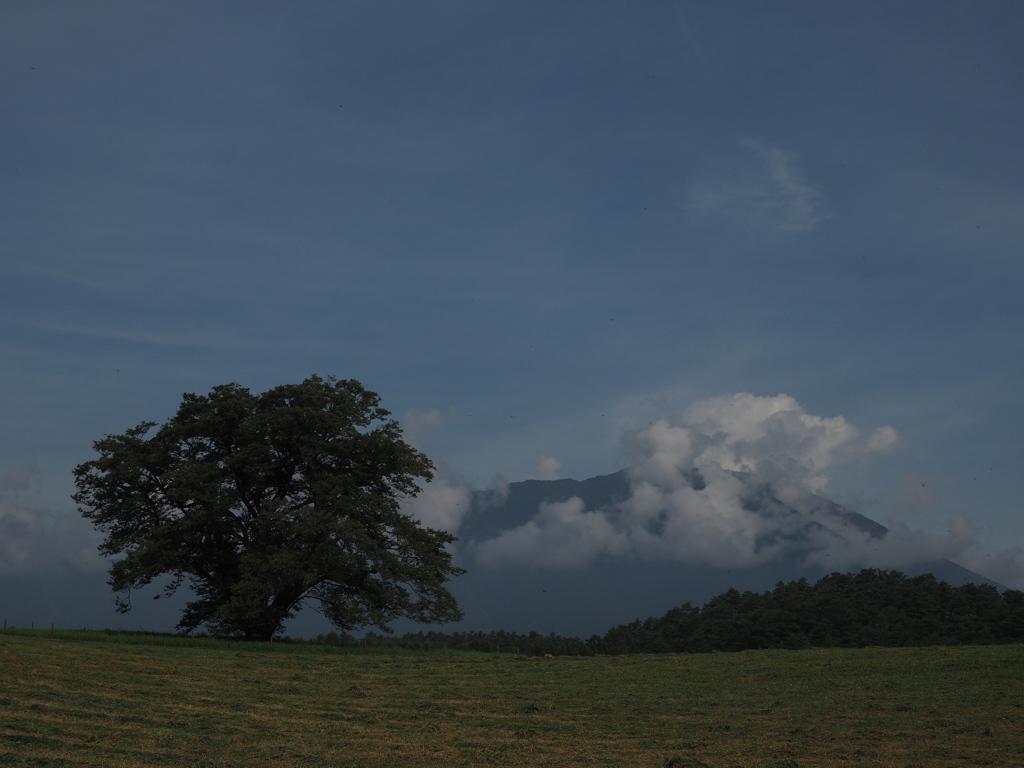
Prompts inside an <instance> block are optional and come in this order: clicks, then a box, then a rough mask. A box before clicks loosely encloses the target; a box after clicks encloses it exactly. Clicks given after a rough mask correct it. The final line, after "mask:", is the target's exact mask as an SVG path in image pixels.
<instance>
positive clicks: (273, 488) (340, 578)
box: [72, 376, 465, 639]
mask: <svg viewBox="0 0 1024 768" xmlns="http://www.w3.org/2000/svg"><path fill="white" fill-rule="evenodd" d="M379 402H380V398H379V397H378V396H377V395H376V394H375V393H373V392H370V391H368V390H366V389H364V388H363V386H362V385H361V384H359V382H357V381H353V380H337V379H333V378H329V379H327V380H324V379H321V378H320V377H318V376H312V377H310V378H308V379H306V380H305V381H304V382H302V384H291V385H283V386H280V387H277V388H275V389H272V390H270V391H268V392H264V393H263V394H262V395H254V394H252V393H250V392H249V390H248V389H246V388H244V387H241V386H239V385H238V384H226V385H223V386H219V387H215V388H214V389H213V390H212V391H211V392H210V394H209V395H205V396H200V395H194V394H185V395H184V398H183V401H182V403H181V406H180V407H179V409H178V413H177V414H176V415H175V416H174V417H173V418H171V419H170V420H169V421H168V422H167V423H166V424H164V425H163V426H161V427H159V428H158V429H157V430H156V432H155V433H154V434H152V435H150V432H151V431H152V430H153V428H154V427H156V426H157V424H156V422H151V421H147V422H143V423H142V424H139V425H138V426H137V427H134V428H132V429H129V430H128V431H127V432H125V433H124V434H123V435H108V436H107V437H105V438H104V439H102V440H99V441H97V442H95V443H94V444H93V446H94V448H95V450H96V451H97V453H98V454H99V458H97V459H94V460H93V461H87V462H85V463H84V464H81V465H79V466H78V467H76V468H75V470H74V473H75V484H76V486H77V487H78V492H77V493H76V494H75V495H74V496H73V497H72V498H74V500H75V501H76V502H77V503H78V505H79V511H80V512H81V513H82V515H83V516H84V517H86V518H88V519H89V520H91V521H92V523H93V525H95V526H96V527H97V528H98V529H99V530H100V531H102V532H103V533H104V534H105V535H106V539H105V540H104V541H103V543H102V544H101V545H100V547H99V550H100V554H102V555H104V556H108V557H109V556H116V555H124V557H123V558H121V559H119V560H116V561H114V563H113V564H112V566H111V568H110V581H109V583H110V585H111V587H112V588H113V589H114V590H115V591H117V592H119V593H120V594H119V596H118V597H117V606H118V610H120V611H121V612H122V613H127V612H128V611H130V610H131V597H132V591H133V590H136V589H139V588H141V587H143V586H145V585H147V584H149V583H150V582H152V581H153V580H154V579H158V578H160V577H163V576H167V577H168V578H169V580H168V582H167V583H166V585H165V587H164V592H165V594H166V595H167V596H170V595H171V594H173V593H174V592H175V591H176V590H177V589H178V588H179V587H180V586H181V585H182V583H183V582H185V581H186V580H187V581H188V583H189V585H190V586H191V587H192V589H193V591H194V593H195V595H196V599H195V600H193V601H192V602H190V603H188V604H187V606H186V607H185V610H184V612H183V614H182V617H181V621H180V622H179V623H178V627H179V629H182V630H185V631H191V630H194V629H196V628H197V627H199V626H200V625H205V626H206V627H207V628H208V629H210V630H211V631H213V632H214V633H216V634H221V635H233V636H240V637H245V638H249V639H269V638H271V637H273V635H274V633H275V632H277V631H279V630H280V629H281V627H282V624H283V622H284V621H285V620H286V619H289V618H291V617H292V616H294V615H295V613H296V612H297V611H298V610H300V609H301V608H302V607H303V606H305V605H310V604H311V605H312V606H313V607H314V608H317V609H318V610H319V611H320V612H321V613H323V615H324V616H326V617H327V618H328V619H329V620H330V621H331V622H332V623H333V624H334V625H335V626H336V627H338V628H339V629H345V630H348V629H355V628H358V627H362V626H367V625H372V626H375V627H378V628H380V629H383V630H385V631H388V627H387V624H388V622H390V621H392V620H394V619H396V618H400V617H405V618H411V619H414V620H417V621H424V622H447V621H457V620H458V619H460V618H462V612H461V611H460V610H459V607H458V605H457V603H456V601H455V598H454V597H453V596H452V595H451V594H450V593H449V592H448V590H447V589H446V588H445V586H444V585H445V582H446V581H447V580H448V579H449V578H451V577H453V576H458V575H460V574H462V573H464V572H465V571H463V570H462V569H461V568H457V567H455V566H453V565H452V558H451V553H450V552H448V551H447V550H446V549H445V545H446V544H449V543H451V542H453V541H455V537H454V536H452V535H451V534H449V533H447V532H445V531H439V530H433V529H431V528H425V527H423V526H422V525H420V524H419V523H418V522H417V521H416V520H414V519H412V518H411V517H409V516H408V515H406V514H403V513H402V512H401V510H400V509H399V504H400V500H401V499H402V498H405V497H410V496H415V495H416V493H418V492H419V491H420V490H421V489H420V488H419V486H418V485H417V480H430V479H431V478H432V477H433V472H432V471H433V464H432V463H431V462H430V460H429V459H428V458H427V457H426V456H424V455H423V454H422V453H420V452H419V451H417V450H415V449H413V448H412V447H411V446H409V445H408V444H407V443H405V442H404V441H403V440H402V432H401V428H400V427H399V426H398V424H397V423H396V422H395V421H394V420H392V419H390V418H389V416H390V415H391V414H390V413H389V412H388V411H386V410H384V409H383V408H381V407H380V405H379ZM158 596H159V595H158Z"/></svg>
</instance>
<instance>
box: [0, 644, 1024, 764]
mask: <svg viewBox="0 0 1024 768" xmlns="http://www.w3.org/2000/svg"><path fill="white" fill-rule="evenodd" d="M190 642H191V643H192V644H189V643H190ZM1022 707H1024V646H988V647H956V648H900V649H877V648H867V649H856V650H853V649H849V650H811V651H758V652H746V653H737V654H712V655H693V656H671V655H667V656H629V657H594V658H583V659H580V658H558V659H541V658H524V657H516V656H511V655H502V656H494V655H489V654H449V655H447V656H444V655H438V654H381V653H361V652H358V651H357V652H351V651H350V652H347V653H341V652H337V651H333V650H332V649H329V648H322V647H309V646H288V645H285V644H274V645H273V646H271V645H269V644H263V645H258V646H254V645H247V644H230V643H223V642H217V641H182V642H156V641H154V642H142V641H140V640H137V639H136V640H134V641H132V642H117V641H114V642H95V641H87V640H85V639H83V638H81V637H77V638H76V637H60V636H58V635H57V634H54V636H52V637H51V636H49V633H48V632H47V631H37V632H36V633H35V634H26V633H23V632H18V633H9V634H0V766H103V768H117V767H118V766H183V767H185V768H206V767H207V766H210V767H211V768H212V766H217V767H218V768H220V767H221V766H239V767H241V766H246V767H247V768H248V767H249V766H275V767H280V766H311V767H312V768H317V767H318V766H325V767H326V766H331V767H332V768H334V767H336V766H348V767H349V768H355V767H356V766H362V767H364V768H370V767H371V766H373V767H376V766H381V767H382V766H388V768H394V767H395V766H442V765H444V766H449V765H451V766H480V765H489V766H650V767H651V768H656V767H657V766H680V767H682V766H701V765H707V766H712V767H713V768H725V767H726V766H737V767H744V768H768V767H774V768H793V766H799V767H800V768H810V767H811V766H822V767H826V768H827V767H830V766H896V767H897V768H903V767H905V766H921V767H922V768H923V767H924V766H929V767H931V766H958V767H960V766H1015V765H1016V766H1019V765H1024V758H1022V755H1024V733H1022V729H1021V725H1022V723H1024V709H1022Z"/></svg>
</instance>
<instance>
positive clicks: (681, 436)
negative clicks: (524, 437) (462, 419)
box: [475, 393, 1020, 577]
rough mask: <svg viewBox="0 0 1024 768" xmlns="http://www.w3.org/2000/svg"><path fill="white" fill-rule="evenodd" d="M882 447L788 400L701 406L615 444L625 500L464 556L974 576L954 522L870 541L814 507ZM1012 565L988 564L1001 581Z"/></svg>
mask: <svg viewBox="0 0 1024 768" xmlns="http://www.w3.org/2000/svg"><path fill="white" fill-rule="evenodd" d="M896 443H897V435H896V431H895V430H894V429H893V428H892V427H888V426H883V427H880V428H878V429H874V430H871V431H867V432H865V431H863V430H860V429H858V428H857V427H855V426H853V425H852V424H850V423H849V422H847V421H846V420H845V419H844V418H843V417H841V416H836V417H831V418H824V417H821V416H816V415H813V414H810V413H808V412H807V411H806V410H805V409H804V408H802V407H801V406H800V404H799V403H798V402H797V401H796V400H795V399H794V398H792V397H790V396H789V395H784V394H780V395H777V396H775V397H757V396H754V395H752V394H749V393H739V394H729V395H722V396H720V397H715V398H712V399H709V400H703V401H700V402H697V403H695V404H694V405H692V406H691V407H690V408H689V409H688V410H687V411H686V413H685V414H684V415H683V417H682V418H681V419H676V420H668V419H659V420H657V421H654V422H652V423H651V424H649V425H648V426H647V427H645V428H643V429H640V430H636V431H633V432H630V433H628V434H626V435H625V437H624V439H623V445H624V447H625V449H626V451H627V453H628V454H629V455H630V457H631V459H632V461H631V464H630V467H629V469H628V477H629V481H630V493H629V495H628V497H627V498H626V499H624V500H622V501H620V502H618V503H616V504H614V505H613V506H612V507H610V508H602V509H590V510H588V509H586V507H585V504H584V503H583V501H582V500H581V499H579V498H575V497H574V498H572V499H569V500H568V501H566V502H563V503H560V504H545V505H542V506H541V507H540V509H539V511H538V514H537V515H536V516H535V517H534V518H533V519H532V520H530V521H529V522H527V523H526V524H524V525H520V526H518V527H516V528H514V529H511V530H507V531H505V532H503V533H502V534H501V535H499V536H497V537H495V538H492V539H488V540H485V541H482V542H477V543H476V544H475V555H476V558H477V560H478V562H479V563H480V564H483V565H491V566H501V565H507V564H513V563H514V564H519V565H539V566H544V567H555V568H578V567H583V566H586V565H587V564H589V563H591V562H594V561H595V560H600V559H607V558H620V557H632V558H638V559H643V560H676V561H679V562H684V563H690V564H698V565H699V564H704V565H711V566H717V567H739V568H742V567H752V566H756V565H760V564H763V563H767V562H771V561H774V560H778V559H781V558H783V557H790V556H796V557H798V558H799V559H800V561H801V562H803V563H804V564H805V565H820V566H822V567H824V568H827V569H840V570H841V569H850V568H854V567H878V568H899V567H908V566H909V565H911V564H913V563H914V562H925V561H935V560H941V559H944V558H948V559H955V560H959V561H961V562H963V563H964V564H965V565H967V566H968V567H970V565H971V564H974V563H977V562H978V558H977V556H976V553H975V544H974V543H975V540H976V531H975V529H974V528H973V526H972V525H971V524H970V523H969V522H968V521H967V520H966V519H965V518H962V517H960V518H955V519H953V520H950V521H946V522H944V523H943V524H941V525H938V524H936V525H933V526H931V527H928V528H924V529H921V530H912V529H910V528H909V527H907V526H906V525H905V524H903V523H902V522H899V521H897V522H894V523H891V524H890V526H891V527H890V530H889V533H888V534H887V535H885V536H884V537H879V536H878V535H877V531H875V532H874V533H873V532H872V531H871V530H867V529H865V528H864V527H863V526H858V525H857V524H855V523H854V522H853V520H851V519H849V518H848V517H844V516H842V514H837V512H836V511H835V510H836V508H835V507H833V506H832V505H830V503H829V502H827V501H826V500H825V499H823V498H821V497H820V496H819V494H822V493H823V492H824V491H825V490H826V488H827V485H828V481H829V477H830V475H831V473H832V472H833V471H834V470H835V469H836V468H837V467H839V466H842V465H848V464H858V463H861V462H864V461H868V460H871V459H873V458H876V457H878V456H881V455H884V454H885V453H887V452H889V451H891V450H892V449H893V448H894V447H895V446H896ZM930 501H931V500H930V499H927V500H926V502H925V503H930ZM1014 556H1015V555H1014V553H1006V554H1005V555H1004V556H1003V557H1002V558H1001V559H1000V560H999V561H998V563H999V564H1000V568H1001V571H1002V572H1003V573H1007V574H1009V573H1010V572H1011V571H1012V570H1013V567H1012V565H1006V562H1010V563H1012V562H1013V559H1014ZM1003 561H1006V562H1003ZM990 562H991V561H990ZM990 571H991V569H987V570H986V572H990ZM1019 571H1020V569H1019V567H1018V568H1017V576H1018V577H1019V576H1020V573H1019Z"/></svg>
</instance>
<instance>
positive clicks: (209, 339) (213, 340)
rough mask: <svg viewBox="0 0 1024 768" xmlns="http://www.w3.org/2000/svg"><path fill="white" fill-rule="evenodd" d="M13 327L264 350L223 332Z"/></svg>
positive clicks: (161, 343)
mask: <svg viewBox="0 0 1024 768" xmlns="http://www.w3.org/2000/svg"><path fill="white" fill-rule="evenodd" d="M9 322H11V324H12V325H17V326H21V327H23V328H32V329H36V330H40V331H47V332H50V333H57V334H66V335H70V336H87V337H90V338H96V339H107V340H110V341H124V342H130V343H134V344H149V345H155V346H166V347H208V348H230V349H239V348H257V347H259V348H263V347H266V346H267V345H266V344H265V343H263V342H257V341H252V340H248V339H243V338H241V337H238V336H234V335H229V334H224V333H202V332H200V333H173V332H171V333H167V332H161V331H140V330H124V329H119V328H103V327H97V326H92V327H90V326H83V325H65V324H61V323H36V322H31V321H25V320H20V319H17V320H15V319H12V320H10V321H9Z"/></svg>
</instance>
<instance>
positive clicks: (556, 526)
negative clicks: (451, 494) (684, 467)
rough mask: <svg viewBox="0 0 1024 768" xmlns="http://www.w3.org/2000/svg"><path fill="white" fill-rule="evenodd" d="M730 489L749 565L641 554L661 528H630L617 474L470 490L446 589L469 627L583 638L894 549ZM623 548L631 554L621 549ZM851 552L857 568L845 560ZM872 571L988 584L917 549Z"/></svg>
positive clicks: (661, 523) (835, 515) (768, 495)
mask: <svg viewBox="0 0 1024 768" xmlns="http://www.w3.org/2000/svg"><path fill="white" fill-rule="evenodd" d="M689 482H690V483H691V485H690V486H689V487H690V490H691V491H693V492H694V493H695V494H699V493H702V492H703V491H705V490H707V487H708V486H707V485H706V484H705V482H704V480H703V478H702V476H701V474H700V473H699V472H697V471H693V472H691V473H689ZM730 483H735V484H736V486H735V487H736V488H738V489H740V496H739V498H740V500H741V504H742V509H743V511H744V513H745V514H749V515H751V516H753V517H756V518H758V519H760V520H761V521H763V522H764V526H763V528H762V529H761V530H762V533H761V534H760V535H759V536H758V538H757V540H756V541H755V542H754V543H753V547H752V549H751V550H750V553H751V554H752V555H753V557H748V556H747V554H745V553H743V552H740V553H739V554H738V555H737V557H736V562H728V561H727V560H726V559H725V558H724V557H723V555H722V553H721V552H715V551H713V550H708V551H706V552H704V553H701V552H699V551H698V550H697V549H696V548H690V549H687V550H685V551H686V553H687V556H686V557H682V558H680V557H674V556H673V555H672V553H671V552H669V551H668V550H667V549H665V548H664V547H653V546H652V547H649V548H648V549H647V550H646V551H644V549H643V547H642V543H643V542H645V541H646V537H647V536H648V535H650V536H651V537H657V535H658V534H659V533H661V534H662V535H663V534H664V533H665V530H666V528H667V527H668V522H667V521H666V520H664V519H663V518H661V517H659V518H656V519H655V520H654V521H653V522H652V523H651V524H650V526H649V527H648V528H647V530H646V531H645V532H644V534H643V535H639V534H637V532H636V531H631V528H630V526H631V525H633V524H634V521H633V520H632V519H631V517H630V515H631V509H632V508H633V506H634V504H633V502H632V499H633V498H634V496H635V493H636V485H635V480H634V479H633V478H632V477H631V474H630V471H629V470H623V471H620V472H616V473H614V474H610V475H602V476H599V477H593V478H589V479H587V480H583V481H577V480H570V479H562V480H526V481H523V482H518V483H510V484H509V485H508V486H507V487H505V488H504V489H502V490H501V491H494V490H492V491H479V492H476V493H474V494H473V495H472V497H471V501H470V509H469V512H468V513H467V514H466V515H465V516H464V518H463V520H462V526H461V528H460V536H461V537H462V540H461V545H460V550H461V551H462V552H463V553H464V562H465V563H466V564H467V566H468V567H469V568H470V573H469V574H468V575H467V576H464V577H462V578H461V579H459V580H457V581H456V582H455V584H454V585H453V586H454V589H455V591H456V593H457V594H458V595H459V597H460V599H461V600H462V602H463V604H464V608H465V609H466V610H467V614H468V615H470V616H471V617H472V619H471V623H472V625H473V628H481V627H482V626H486V627H491V628H495V629H498V628H502V629H508V630H515V631H528V630H534V629H536V630H540V631H542V632H547V631H555V632H558V633H560V634H571V635H582V636H586V635H589V634H593V633H600V632H603V631H604V630H606V629H607V628H608V627H610V626H612V625H614V624H617V623H621V622H625V621H630V620H632V619H634V618H645V617H647V616H654V615H661V614H662V613H664V611H666V610H667V609H668V608H671V607H673V606H676V605H680V604H682V603H684V602H686V601H690V602H693V603H695V604H700V603H703V602H704V601H706V600H707V599H708V598H710V597H712V596H713V595H715V594H718V593H720V592H722V591H725V590H726V589H728V588H729V587H735V588H737V589H739V590H741V591H742V590H747V589H749V590H754V591H762V590H765V589H770V588H771V587H773V586H774V585H775V584H776V583H777V582H779V581H790V580H794V579H798V578H801V577H803V578H807V579H808V580H810V581H814V580H817V579H818V578H820V577H821V576H823V575H825V574H826V573H830V572H832V571H835V570H857V569H859V568H860V567H866V566H871V565H872V564H873V563H872V554H875V555H877V554H878V552H883V551H886V550H887V549H888V550H892V551H895V548H894V547H892V546H890V545H887V543H886V540H887V539H889V538H890V537H895V538H897V539H898V538H899V534H898V533H894V532H893V531H890V530H889V529H887V528H886V527H885V526H883V525H881V524H880V523H877V522H875V521H874V520H871V519H869V518H867V517H865V516H863V515H861V514H858V513H856V512H853V511H851V510H848V509H845V508H843V507H842V506H840V505H838V504H835V503H833V502H831V501H829V500H828V499H826V498H824V497H822V496H816V495H809V496H807V497H804V498H800V499H796V500H793V501H791V502H790V503H787V502H784V501H782V500H781V499H780V498H779V497H778V495H777V493H776V492H775V491H774V489H773V488H772V487H771V486H770V485H768V484H766V483H763V482H758V481H757V479H756V478H755V477H754V476H752V475H751V474H745V473H741V472H735V473H732V475H731V478H730ZM588 517H589V518H592V519H590V520H588V519H587V518H588ZM580 520H582V522H580ZM588 534H589V537H588ZM544 537H550V538H551V541H549V542H545V541H544ZM598 541H605V542H612V543H613V546H608V547H605V548H604V549H603V550H601V551H600V552H599V553H598V554H596V555H595V556H594V557H593V558H590V559H587V558H585V557H584V554H583V553H585V552H594V551H597V549H598V545H597V542H598ZM630 542H640V543H641V546H640V547H633V548H632V549H627V548H626V547H627V545H628V544H629V543H630ZM905 543H906V542H899V544H900V546H902V545H903V544H905ZM858 552H859V553H863V554H862V555H861V558H862V559H860V560H857V559H854V558H853V557H852V555H853V554H854V553H858ZM769 553H770V555H771V556H769ZM833 554H835V559H836V564H835V566H833V565H832V564H831V562H830V561H831V560H832V556H833ZM876 559H877V557H876ZM878 564H879V565H880V566H882V567H892V568H899V570H902V571H904V572H905V573H908V574H910V575H917V574H920V573H932V574H934V575H935V576H936V577H937V578H939V579H940V580H944V581H948V582H949V583H951V584H954V585H960V584H964V583H967V582H974V583H994V582H992V581H991V580H989V579H987V578H985V577H984V576H981V575H979V574H977V573H974V572H972V571H969V570H968V569H966V568H963V567H961V566H959V565H957V564H955V563H953V562H951V561H950V560H948V559H945V558H942V557H931V556H930V555H929V554H928V553H927V551H924V552H922V553H920V554H915V553H914V552H913V550H907V551H906V552H905V557H904V559H903V562H902V563H897V562H895V561H893V562H891V563H881V562H879V563H878ZM467 628H468V625H467Z"/></svg>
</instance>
